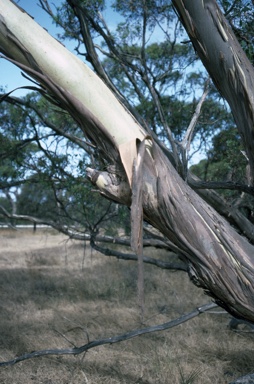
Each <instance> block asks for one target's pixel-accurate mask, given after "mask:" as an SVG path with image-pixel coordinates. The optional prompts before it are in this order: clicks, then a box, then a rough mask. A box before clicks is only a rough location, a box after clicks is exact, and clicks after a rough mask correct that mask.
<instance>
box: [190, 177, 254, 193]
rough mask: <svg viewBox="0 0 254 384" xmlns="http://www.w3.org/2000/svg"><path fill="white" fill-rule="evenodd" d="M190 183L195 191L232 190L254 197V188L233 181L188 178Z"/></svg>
mask: <svg viewBox="0 0 254 384" xmlns="http://www.w3.org/2000/svg"><path fill="white" fill-rule="evenodd" d="M188 183H189V185H190V186H191V187H193V188H195V189H230V190H233V191H234V190H237V191H241V192H245V193H248V194H249V195H252V196H254V187H252V186H249V185H246V184H240V183H235V182H233V181H202V180H200V181H196V180H194V179H193V178H192V177H188Z"/></svg>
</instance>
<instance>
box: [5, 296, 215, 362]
mask: <svg viewBox="0 0 254 384" xmlns="http://www.w3.org/2000/svg"><path fill="white" fill-rule="evenodd" d="M215 307H217V305H216V304H215V303H209V304H205V305H202V306H200V307H198V308H196V309H194V310H193V311H192V312H189V313H187V314H186V315H183V316H181V317H179V318H178V319H175V320H171V321H169V322H167V323H163V324H159V325H153V326H151V327H146V328H141V329H136V330H134V331H130V332H126V333H123V334H122V335H118V336H112V337H109V338H105V339H99V340H94V341H91V342H89V343H87V344H84V345H82V346H81V347H75V348H66V349H44V350H41V351H35V352H31V353H25V354H24V355H21V356H18V357H15V358H14V359H13V360H9V361H3V362H0V367H6V366H10V365H14V364H16V363H19V362H21V361H24V360H28V359H32V358H35V357H41V356H50V355H58V356H59V355H80V354H81V353H84V352H86V351H88V350H89V349H92V348H95V347H99V346H100V345H106V344H115V343H119V342H121V341H126V340H129V339H133V338H134V337H137V336H141V335H144V334H146V333H152V332H159V331H165V330H166V329H169V328H173V327H176V326H178V325H180V324H182V323H184V322H186V321H188V320H191V319H193V318H194V317H196V316H199V315H201V314H202V313H205V312H207V311H209V310H210V309H213V308H215Z"/></svg>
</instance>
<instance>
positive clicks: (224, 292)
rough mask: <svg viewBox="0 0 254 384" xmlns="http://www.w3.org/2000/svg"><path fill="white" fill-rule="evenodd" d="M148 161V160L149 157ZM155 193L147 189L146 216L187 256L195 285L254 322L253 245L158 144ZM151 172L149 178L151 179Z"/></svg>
mask: <svg viewBox="0 0 254 384" xmlns="http://www.w3.org/2000/svg"><path fill="white" fill-rule="evenodd" d="M146 157H148V156H146ZM152 168H154V169H156V171H157V173H158V177H157V179H156V181H154V182H153V193H151V184H150V193H148V191H146V188H145V187H144V197H143V209H144V218H145V219H146V220H148V221H149V222H150V223H151V224H153V225H154V226H155V227H157V228H158V229H159V230H160V231H161V232H162V233H163V234H164V235H165V236H167V238H168V239H169V240H170V241H172V242H173V243H174V244H175V246H176V247H178V249H179V250H180V251H181V253H182V254H183V255H185V257H186V260H187V262H188V264H189V273H190V277H191V278H192V280H193V282H194V283H195V284H196V285H198V286H200V287H202V288H204V289H205V291H206V292H207V293H208V294H209V295H211V296H212V297H213V298H214V299H215V300H216V302H217V303H218V304H219V305H221V306H222V307H224V308H225V309H227V311H229V312H230V313H232V314H233V315H234V316H236V317H243V318H245V319H248V320H250V321H252V322H254V310H253V309H254V247H253V246H252V245H251V244H250V243H248V241H247V240H246V239H245V238H244V237H241V236H240V235H239V234H238V233H236V231H235V230H234V229H233V228H232V227H231V226H230V225H229V224H228V223H227V221H226V220H224V219H223V218H222V217H221V216H220V215H219V214H218V213H217V212H216V211H215V210H214V209H213V208H212V207H210V206H209V205H207V204H206V203H205V202H204V200H202V199H201V198H200V197H199V196H198V195H197V194H196V193H195V192H194V191H193V190H192V189H191V188H189V187H188V186H187V185H186V183H185V182H184V181H183V180H182V179H181V178H180V177H179V175H178V174H177V172H176V170H175V169H174V168H173V166H172V165H171V163H170V162H169V161H168V159H167V158H166V156H165V155H164V154H163V153H162V151H161V150H160V149H159V148H158V147H157V145H156V144H154V148H153V164H151V161H150V164H148V163H146V162H145V167H144V185H146V183H147V180H148V178H149V179H150V180H151V178H152V176H151V173H152V172H153V171H152ZM149 174H150V177H149Z"/></svg>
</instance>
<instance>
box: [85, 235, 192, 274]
mask: <svg viewBox="0 0 254 384" xmlns="http://www.w3.org/2000/svg"><path fill="white" fill-rule="evenodd" d="M90 244H91V247H92V248H93V249H95V250H96V251H98V252H100V253H102V254H103V255H105V256H112V257H116V258H117V259H119V260H127V261H132V260H133V261H137V260H138V258H137V255H135V254H134V253H124V252H119V251H115V250H113V249H109V248H103V247H101V246H99V245H97V244H96V243H95V242H94V240H91V241H90ZM143 262H144V263H146V264H151V265H154V266H155V267H158V268H162V269H170V270H174V271H185V272H186V271H187V265H186V264H185V263H184V262H181V261H172V262H167V261H163V260H158V259H154V258H152V257H148V256H145V255H143Z"/></svg>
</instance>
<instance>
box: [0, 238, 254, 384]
mask: <svg viewBox="0 0 254 384" xmlns="http://www.w3.org/2000/svg"><path fill="white" fill-rule="evenodd" d="M147 254H148V255H150V256H153V257H161V258H162V257H163V258H164V259H167V255H166V254H165V253H162V251H158V250H157V251H155V250H153V251H149V253H147ZM136 270H137V265H136V264H135V262H126V261H117V260H116V259H114V258H108V257H105V256H101V255H99V254H97V253H96V252H94V253H91V252H90V249H89V247H87V248H86V251H85V250H84V244H83V243H80V242H74V241H70V240H69V241H68V240H67V238H66V237H64V236H63V235H60V234H57V233H54V232H52V231H50V232H49V231H45V230H39V231H37V233H36V234H32V233H31V232H30V231H28V230H26V231H23V232H22V231H19V232H17V231H10V230H1V232H0V290H1V301H0V311H1V312H0V329H1V332H0V360H1V361H4V360H8V359H12V358H13V357H15V356H18V355H20V354H23V353H25V352H31V351H35V350H40V349H48V348H51V349H52V348H69V347H72V346H74V345H75V346H80V345H82V344H85V343H87V342H88V340H90V341H91V340H94V339H99V338H104V337H109V336H112V335H117V334H121V333H124V332H126V331H129V330H132V329H137V328H140V327H142V326H148V325H153V324H159V323H164V322H168V321H169V320H171V319H174V318H177V317H179V316H180V315H182V314H184V313H187V312H188V311H191V310H193V309H194V308H195V307H197V306H200V305H202V304H205V303H207V302H209V298H208V297H206V296H205V295H204V294H203V293H202V291H201V290H198V289H197V288H196V287H194V286H193V285H192V284H191V283H190V282H189V280H188V277H187V276H186V274H185V273H184V272H171V271H166V270H161V269H159V268H156V267H153V266H150V265H145V295H146V304H145V306H146V309H145V320H144V324H143V325H141V324H140V317H139V311H138V309H137V298H136V296H137V293H136V291H137V290H136V276H137V271H136ZM229 319H230V316H229V315H227V314H208V313H205V314H202V315H200V316H199V317H196V318H194V319H192V320H190V321H189V322H187V323H184V324H181V325H180V326H178V327H175V328H173V329H170V330H168V331H164V332H156V333H152V334H147V335H144V336H141V337H137V338H134V339H132V340H128V341H126V342H122V343H118V344H114V345H106V346H100V347H98V348H94V349H92V350H90V351H89V352H87V353H86V354H85V355H82V356H81V355H79V356H76V357H75V356H61V357H60V356H50V357H41V358H37V359H33V360H27V361H24V362H22V363H19V364H16V365H14V366H10V367H2V368H0V383H1V384H2V383H6V384H14V383H15V384H16V383H17V384H18V383H19V384H20V383H26V384H31V383H38V384H39V383H43V384H60V383H61V384H71V383H73V384H79V383H82V384H83V383H89V384H90V383H91V384H97V383H105V384H106V383H110V384H113V383H114V384H115V383H121V384H124V383H140V384H145V383H146V384H154V383H161V384H163V383H167V384H168V383H173V384H178V383H179V384H191V383H197V384H210V383H213V384H216V383H220V384H222V383H223V384H224V383H229V382H231V381H233V379H235V378H236V377H239V376H241V375H244V374H247V373H249V372H254V353H253V346H254V338H253V334H252V333H249V332H232V331H230V330H229V329H228V323H229Z"/></svg>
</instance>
